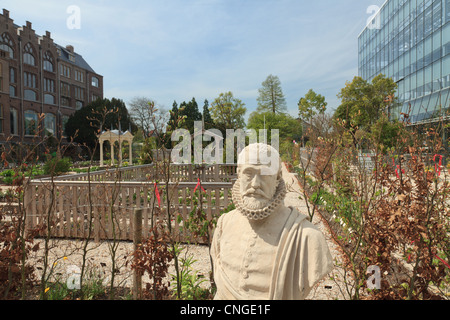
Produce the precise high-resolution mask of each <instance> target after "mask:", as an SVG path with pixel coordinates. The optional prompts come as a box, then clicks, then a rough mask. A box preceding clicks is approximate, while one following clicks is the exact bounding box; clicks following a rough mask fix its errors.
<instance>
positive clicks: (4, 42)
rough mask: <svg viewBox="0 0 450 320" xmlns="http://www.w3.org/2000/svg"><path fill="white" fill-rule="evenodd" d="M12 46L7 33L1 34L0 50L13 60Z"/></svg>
mask: <svg viewBox="0 0 450 320" xmlns="http://www.w3.org/2000/svg"><path fill="white" fill-rule="evenodd" d="M13 48H14V44H13V42H12V40H11V37H10V35H9V34H8V33H6V32H5V33H3V34H2V36H1V38H0V50H3V51H6V52H7V53H8V55H9V57H10V58H11V59H14V49H13Z"/></svg>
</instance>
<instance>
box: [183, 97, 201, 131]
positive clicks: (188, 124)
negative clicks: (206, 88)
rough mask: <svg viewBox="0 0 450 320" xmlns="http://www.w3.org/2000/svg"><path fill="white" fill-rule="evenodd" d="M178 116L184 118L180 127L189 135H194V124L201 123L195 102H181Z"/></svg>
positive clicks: (193, 100) (193, 99)
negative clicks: (187, 131)
mask: <svg viewBox="0 0 450 320" xmlns="http://www.w3.org/2000/svg"><path fill="white" fill-rule="evenodd" d="M178 111H179V116H184V117H185V119H184V122H183V125H182V127H183V128H184V129H187V130H189V132H190V133H194V122H195V121H202V114H201V112H200V111H199V110H198V105H197V101H195V98H192V100H191V101H189V102H187V103H186V102H182V103H181V104H180V108H179V110H178Z"/></svg>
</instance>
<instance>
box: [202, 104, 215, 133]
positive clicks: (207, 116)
mask: <svg viewBox="0 0 450 320" xmlns="http://www.w3.org/2000/svg"><path fill="white" fill-rule="evenodd" d="M203 123H204V129H205V130H209V129H212V128H214V120H213V119H212V117H211V113H210V112H209V101H208V100H207V99H205V102H204V105H203Z"/></svg>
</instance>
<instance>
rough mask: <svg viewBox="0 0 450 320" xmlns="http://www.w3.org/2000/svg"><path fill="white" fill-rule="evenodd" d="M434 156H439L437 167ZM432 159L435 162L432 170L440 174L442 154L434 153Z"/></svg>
mask: <svg viewBox="0 0 450 320" xmlns="http://www.w3.org/2000/svg"><path fill="white" fill-rule="evenodd" d="M436 157H439V167H438V165H437V164H436ZM433 161H434V162H435V164H434V170H435V171H436V172H437V173H438V176H439V177H440V176H441V167H442V156H441V155H440V154H435V155H434V158H433Z"/></svg>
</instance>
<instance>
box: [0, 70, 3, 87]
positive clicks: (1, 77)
mask: <svg viewBox="0 0 450 320" xmlns="http://www.w3.org/2000/svg"><path fill="white" fill-rule="evenodd" d="M0 92H3V64H1V63H0Z"/></svg>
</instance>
